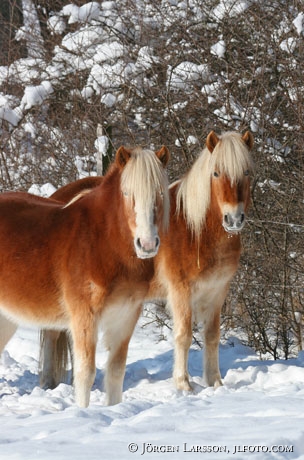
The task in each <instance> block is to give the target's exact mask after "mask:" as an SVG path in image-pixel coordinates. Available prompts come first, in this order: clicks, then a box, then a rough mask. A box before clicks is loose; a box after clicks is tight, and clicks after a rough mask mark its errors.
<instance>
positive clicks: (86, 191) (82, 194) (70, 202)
mask: <svg viewBox="0 0 304 460" xmlns="http://www.w3.org/2000/svg"><path fill="white" fill-rule="evenodd" d="M91 191H92V189H91V188H87V189H85V190H82V191H81V192H79V193H77V195H75V196H74V197H73V198H71V199H70V201H68V202H67V204H66V205H64V206H63V208H62V209H65V208H67V207H69V206H71V204H73V203H75V202H76V201H78V200H80V198H82V197H83V196H85V195H87V194H88V193H90V192H91Z"/></svg>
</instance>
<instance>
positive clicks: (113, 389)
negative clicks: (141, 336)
mask: <svg viewBox="0 0 304 460" xmlns="http://www.w3.org/2000/svg"><path fill="white" fill-rule="evenodd" d="M141 307H142V303H141V302H140V303H139V302H137V303H136V304H135V305H134V304H121V305H120V306H119V307H112V308H111V307H110V308H109V309H108V310H107V311H105V313H104V315H103V317H102V326H103V330H104V343H105V346H106V347H107V349H108V350H109V356H108V362H107V368H106V373H105V380H104V387H105V392H106V404H107V405H108V406H112V405H114V404H118V403H120V402H121V401H122V389H123V380H124V376H125V370H126V361H127V354H128V348H129V342H130V339H131V337H132V334H133V331H134V328H135V326H136V323H137V320H138V318H139V315H140V312H141Z"/></svg>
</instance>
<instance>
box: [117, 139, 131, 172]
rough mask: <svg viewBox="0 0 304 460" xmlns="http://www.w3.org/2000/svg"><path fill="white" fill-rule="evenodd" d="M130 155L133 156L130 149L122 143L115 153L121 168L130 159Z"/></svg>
mask: <svg viewBox="0 0 304 460" xmlns="http://www.w3.org/2000/svg"><path fill="white" fill-rule="evenodd" d="M130 157H131V152H130V150H128V149H126V147H124V146H123V145H122V146H121V147H119V149H118V150H117V152H116V155H115V161H116V164H117V165H118V166H120V167H121V168H123V167H124V166H125V165H126V164H127V163H128V161H129V160H130Z"/></svg>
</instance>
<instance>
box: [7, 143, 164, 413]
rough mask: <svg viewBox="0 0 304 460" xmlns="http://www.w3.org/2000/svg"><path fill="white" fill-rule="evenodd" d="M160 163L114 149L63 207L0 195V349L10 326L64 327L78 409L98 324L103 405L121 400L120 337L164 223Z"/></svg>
mask: <svg viewBox="0 0 304 460" xmlns="http://www.w3.org/2000/svg"><path fill="white" fill-rule="evenodd" d="M168 158H169V152H168V150H167V149H166V148H165V147H163V148H162V149H160V150H159V151H158V152H156V154H155V153H154V152H152V151H150V150H142V149H140V148H136V149H132V150H130V149H126V148H125V147H120V149H118V151H117V153H116V157H115V161H114V163H113V164H112V165H111V167H110V169H109V171H108V173H107V174H106V175H105V176H104V178H103V181H102V183H101V184H100V185H98V186H97V187H95V188H94V189H92V190H91V191H90V192H89V193H86V194H83V196H81V197H78V199H76V200H73V201H71V202H70V203H68V204H67V205H66V206H63V205H62V203H60V202H58V201H55V200H50V199H46V198H45V199H44V198H40V197H35V196H33V195H30V194H27V193H18V192H10V193H5V194H2V195H0V213H1V220H0V244H1V248H2V249H1V255H0V351H2V349H3V348H4V346H5V345H6V343H7V341H8V340H9V339H10V337H11V336H12V335H13V334H14V332H15V330H16V329H17V325H18V324H33V325H36V326H38V327H40V328H50V329H56V330H68V331H69V332H70V334H71V338H72V348H73V359H74V385H75V397H76V402H77V404H78V405H79V406H82V407H86V406H88V404H89V400H90V390H91V387H92V384H93V381H94V378H95V349H96V342H97V334H98V325H99V323H101V326H102V328H103V332H104V341H105V345H106V347H107V348H108V349H109V357H108V363H107V371H106V377H105V387H106V393H107V403H108V404H116V403H118V402H120V401H121V398H122V384H123V378H124V373H125V363H126V357H127V351H128V344H129V340H130V337H131V335H132V333H133V330H134V327H135V324H136V322H137V319H138V316H139V314H140V311H141V306H142V303H143V300H144V299H145V296H146V294H147V290H148V288H149V281H150V279H151V278H152V276H153V273H154V268H153V260H152V258H153V257H154V256H155V255H156V254H157V251H158V249H159V244H160V237H159V232H160V231H162V232H163V233H164V234H165V231H166V230H165V229H166V228H167V226H168V213H169V194H168V184H167V176H166V174H165V171H164V166H165V165H166V164H167V161H168Z"/></svg>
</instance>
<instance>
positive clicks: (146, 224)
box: [125, 195, 162, 259]
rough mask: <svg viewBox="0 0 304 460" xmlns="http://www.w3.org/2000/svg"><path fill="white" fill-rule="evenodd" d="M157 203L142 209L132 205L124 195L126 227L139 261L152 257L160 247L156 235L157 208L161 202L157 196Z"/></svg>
mask: <svg viewBox="0 0 304 460" xmlns="http://www.w3.org/2000/svg"><path fill="white" fill-rule="evenodd" d="M156 201H157V203H156V204H155V205H154V206H151V207H150V208H147V209H146V208H144V207H143V206H141V205H140V204H137V203H134V202H132V201H131V200H129V199H128V197H127V195H125V210H126V215H127V216H128V217H127V219H128V225H129V228H130V230H131V233H132V237H133V243H134V249H135V252H136V256H137V257H138V258H139V259H148V258H150V257H154V256H155V255H156V254H157V252H158V248H159V245H160V238H159V234H158V223H159V222H160V220H159V214H160V211H159V207H160V206H161V203H162V200H161V197H160V196H158V198H157V200H156Z"/></svg>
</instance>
